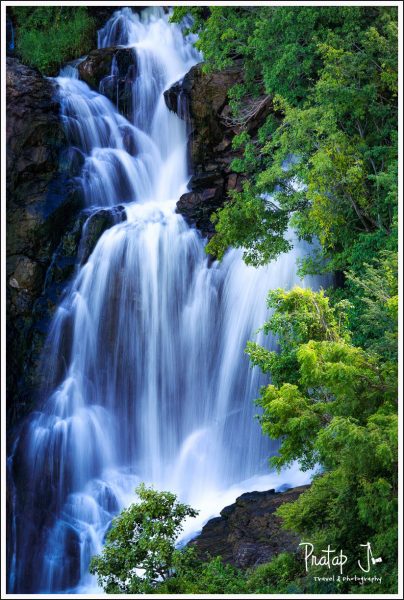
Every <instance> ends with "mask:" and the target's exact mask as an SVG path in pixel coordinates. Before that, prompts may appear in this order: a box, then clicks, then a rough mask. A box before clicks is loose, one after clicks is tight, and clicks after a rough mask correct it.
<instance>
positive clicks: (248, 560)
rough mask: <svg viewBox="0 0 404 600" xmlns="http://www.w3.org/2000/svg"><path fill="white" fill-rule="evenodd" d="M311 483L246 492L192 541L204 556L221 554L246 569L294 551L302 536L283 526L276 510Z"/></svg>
mask: <svg viewBox="0 0 404 600" xmlns="http://www.w3.org/2000/svg"><path fill="white" fill-rule="evenodd" d="M308 487H309V486H300V487H296V488H292V489H289V490H287V491H285V492H278V493H276V492H275V490H269V491H266V492H249V493H246V494H243V495H242V496H240V497H239V498H237V500H236V502H235V503H234V504H231V505H230V506H226V507H225V508H224V509H223V510H222V511H221V513H220V517H216V518H214V519H211V520H210V521H208V522H207V523H206V525H205V526H204V527H203V529H202V532H201V533H200V535H199V536H198V537H197V538H196V539H195V540H193V541H192V542H190V545H192V546H194V547H195V548H196V550H197V552H198V554H199V556H201V557H202V558H206V557H208V556H209V555H210V556H212V557H213V556H221V557H222V559H223V561H224V562H226V563H230V564H232V565H235V566H237V567H240V568H243V569H244V568H248V567H254V566H257V565H259V564H262V563H266V562H268V561H270V560H271V559H272V558H273V557H274V556H276V555H277V554H279V553H281V552H294V551H296V550H297V548H298V544H299V538H298V537H297V536H296V535H295V534H294V533H291V532H289V531H286V530H284V529H282V521H281V519H280V517H278V516H276V515H275V514H274V513H275V511H276V509H277V508H278V507H279V506H280V505H281V504H283V503H285V502H292V501H294V500H296V499H297V498H298V497H299V496H300V494H301V493H302V492H304V491H305V490H306V489H308Z"/></svg>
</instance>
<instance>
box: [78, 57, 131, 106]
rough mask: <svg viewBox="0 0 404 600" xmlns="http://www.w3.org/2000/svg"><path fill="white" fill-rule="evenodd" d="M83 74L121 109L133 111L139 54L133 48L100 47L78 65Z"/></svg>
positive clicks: (85, 78)
mask: <svg viewBox="0 0 404 600" xmlns="http://www.w3.org/2000/svg"><path fill="white" fill-rule="evenodd" d="M78 71H79V77H80V79H82V80H83V81H85V82H86V83H87V84H88V85H89V86H90V87H92V88H93V89H95V90H97V91H99V92H100V93H102V94H104V96H106V97H107V98H109V99H110V100H111V102H113V103H114V104H115V105H116V106H117V108H118V110H119V111H120V112H121V113H122V114H123V115H125V116H126V117H129V116H130V115H131V114H132V110H133V107H132V85H133V82H134V81H135V79H136V76H137V63H136V53H135V50H134V49H131V48H115V47H111V48H98V49H97V50H93V51H92V52H90V54H88V56H87V57H86V58H85V59H84V61H82V62H81V63H80V64H79V65H78Z"/></svg>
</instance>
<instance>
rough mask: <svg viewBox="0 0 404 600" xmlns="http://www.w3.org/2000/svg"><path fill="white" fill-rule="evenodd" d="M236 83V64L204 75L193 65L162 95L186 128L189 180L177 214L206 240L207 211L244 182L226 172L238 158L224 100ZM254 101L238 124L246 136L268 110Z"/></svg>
mask: <svg viewBox="0 0 404 600" xmlns="http://www.w3.org/2000/svg"><path fill="white" fill-rule="evenodd" d="M242 81H243V69H242V64H241V61H239V60H236V61H235V62H234V65H233V66H232V67H229V68H228V69H224V70H223V71H217V72H213V73H209V74H206V73H203V71H202V65H196V66H194V67H192V69H191V70H190V71H189V72H188V73H187V74H186V75H185V77H184V78H183V79H182V80H181V81H178V82H176V83H174V85H172V86H171V87H170V88H169V89H168V90H166V91H165V92H164V97H165V101H166V104H167V106H168V108H169V109H170V110H172V111H174V112H176V113H177V114H178V115H179V116H180V117H181V118H182V119H184V120H185V121H186V122H187V125H188V128H189V143H188V146H189V152H188V153H189V162H190V167H191V170H192V172H193V176H192V178H191V180H190V182H189V188H190V192H189V193H187V194H185V195H183V196H182V197H181V198H180V200H179V202H178V203H177V211H178V212H179V213H181V214H183V215H184V217H185V218H186V219H187V221H188V222H189V223H191V224H194V225H195V226H196V227H198V228H199V229H200V231H201V232H202V234H203V235H205V236H207V237H208V238H209V237H211V236H212V235H213V233H214V226H213V224H212V223H211V220H210V219H211V215H212V213H213V212H215V211H217V210H218V209H219V208H221V207H222V206H223V205H224V203H225V202H226V201H227V199H228V198H229V191H231V190H237V191H240V190H241V189H242V185H243V181H244V179H245V177H244V176H243V175H241V174H237V173H234V172H233V171H232V168H231V163H232V161H233V160H234V159H235V158H237V157H239V156H240V151H238V150H237V151H236V150H233V148H232V140H233V137H234V136H235V134H236V133H239V132H240V131H241V127H242V126H241V125H239V124H237V123H235V122H234V121H233V120H232V119H231V110H230V106H229V102H228V91H229V89H230V88H231V87H232V86H233V85H235V84H237V83H241V82H242ZM254 102H255V104H254V111H252V112H251V114H253V117H251V118H249V120H248V122H246V123H245V124H244V125H243V127H244V128H245V129H246V130H247V131H248V132H249V133H250V134H251V135H252V136H254V135H255V134H256V133H257V130H258V128H259V127H260V126H261V125H262V124H263V123H264V121H265V119H266V117H267V116H268V114H269V113H270V112H271V111H272V110H273V107H272V102H271V101H270V99H269V98H267V97H263V99H262V100H260V99H258V100H254ZM212 188H215V193H214V194H212V192H211V190H212ZM204 192H207V194H208V198H207V197H206V195H205V194H204Z"/></svg>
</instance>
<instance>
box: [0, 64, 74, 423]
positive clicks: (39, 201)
mask: <svg viewBox="0 0 404 600" xmlns="http://www.w3.org/2000/svg"><path fill="white" fill-rule="evenodd" d="M6 86H7V89H6V98H7V122H6V125H7V127H6V150H7V154H6V169H7V187H6V193H7V195H6V205H7V221H6V222H7V260H6V276H7V398H8V409H9V411H10V413H9V418H10V421H9V422H10V423H13V422H14V421H15V420H16V419H17V418H18V416H19V414H20V413H21V412H23V411H24V406H25V405H28V404H29V403H30V402H31V401H32V396H33V389H32V387H31V386H30V385H29V384H27V377H28V371H29V367H28V362H29V361H28V354H29V352H30V343H31V335H32V325H33V322H34V321H33V306H34V303H35V301H36V300H37V299H38V297H39V296H40V295H41V293H42V290H43V286H44V283H45V277H46V272H47V269H48V267H49V265H50V262H51V259H52V254H53V252H54V250H55V248H56V247H57V245H58V243H59V241H60V238H61V236H62V234H63V232H64V231H65V230H66V226H68V225H69V223H70V221H71V217H72V215H74V214H75V213H76V212H77V211H78V210H79V208H80V198H79V195H78V194H77V193H76V192H75V190H74V187H72V186H70V185H69V183H68V181H67V179H66V176H65V175H64V174H63V173H60V172H59V155H60V152H61V149H62V148H63V147H64V144H65V141H66V140H65V135H64V132H63V128H62V125H61V122H60V119H59V105H58V103H57V101H56V99H55V87H54V84H53V82H52V81H51V80H49V79H46V78H44V77H42V76H41V75H40V74H39V73H38V72H37V71H35V70H34V69H31V68H29V67H27V66H25V65H23V64H21V63H20V62H19V61H18V60H17V59H15V58H11V57H8V58H7V69H6Z"/></svg>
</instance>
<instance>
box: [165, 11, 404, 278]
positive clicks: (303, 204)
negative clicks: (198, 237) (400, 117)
mask: <svg viewBox="0 0 404 600" xmlns="http://www.w3.org/2000/svg"><path fill="white" fill-rule="evenodd" d="M186 10H187V9H186V7H181V8H178V9H176V10H175V11H174V19H180V18H182V16H183V15H184V12H185V11H186ZM192 13H193V15H194V26H193V28H194V30H195V31H198V33H199V40H198V42H197V45H198V47H199V49H200V50H201V51H202V52H203V53H204V58H205V70H207V71H209V70H211V69H222V68H224V67H227V66H229V65H231V64H232V63H233V62H234V61H235V60H238V61H241V62H242V65H243V75H244V79H243V81H242V82H240V83H239V84H238V85H237V86H235V87H234V88H233V89H232V90H231V91H230V101H231V105H232V109H233V115H234V116H235V117H236V118H237V116H240V115H242V114H243V110H244V107H245V106H246V104H247V105H248V103H249V102H251V100H253V99H254V98H255V99H259V98H262V97H265V96H269V97H270V98H272V101H273V105H274V109H275V112H274V113H273V114H270V115H269V117H268V118H267V119H266V121H265V122H264V123H262V124H261V127H260V129H259V130H258V132H257V133H255V132H253V134H252V133H251V132H249V128H248V122H244V123H243V122H242V121H241V125H240V133H239V135H237V136H236V137H235V138H234V141H233V144H234V147H235V149H242V150H243V156H242V157H241V158H238V159H237V160H235V161H234V162H233V169H234V170H235V171H237V172H239V173H241V174H244V175H247V176H248V183H247V184H245V187H244V189H243V190H242V191H241V192H234V193H232V195H231V197H230V198H229V201H228V202H227V203H226V204H225V205H224V207H223V208H222V209H221V210H219V211H218V212H217V214H216V215H215V216H214V222H215V227H216V234H215V235H214V236H213V238H212V239H211V240H210V242H209V244H208V245H207V251H208V252H210V253H212V254H214V255H216V256H218V257H219V258H220V257H221V256H223V254H224V252H225V251H226V249H227V248H228V246H236V247H241V248H243V249H244V253H245V254H244V256H245V259H246V261H247V262H249V263H252V264H256V265H258V264H264V263H267V262H268V261H270V260H272V259H274V258H276V257H277V256H278V255H279V254H280V253H281V252H284V251H285V250H287V249H288V247H289V243H288V241H287V239H286V232H287V227H288V223H289V219H291V223H292V225H293V227H294V229H295V230H296V231H297V233H298V236H299V237H301V238H304V239H307V240H311V239H312V238H313V237H316V238H318V239H319V240H320V242H321V248H320V249H318V250H317V253H316V254H315V255H314V256H313V257H312V258H311V259H309V260H305V261H304V262H303V264H302V269H303V270H305V271H306V272H313V271H321V270H324V269H328V270H330V271H332V270H336V269H340V270H344V269H346V268H348V267H349V266H352V267H354V268H355V269H357V272H358V273H359V272H360V269H361V265H362V263H363V261H364V260H367V261H369V260H372V259H373V258H374V257H377V255H378V253H379V252H380V250H382V249H384V248H386V247H388V248H389V249H394V248H395V247H396V243H397V219H396V216H397V71H398V68H397V59H398V51H397V50H398V49H397V9H396V7H375V6H372V7H339V8H338V10H335V9H334V7H260V8H258V7H210V9H209V10H208V12H207V9H206V8H199V7H195V8H193V9H192ZM291 156H293V157H295V160H292V161H291V160H290V157H291ZM269 198H270V200H269ZM324 258H326V259H327V260H324Z"/></svg>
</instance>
